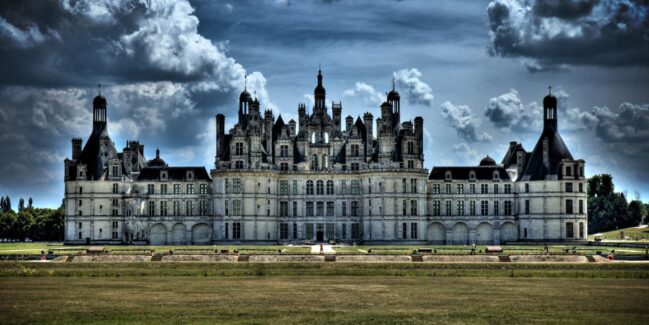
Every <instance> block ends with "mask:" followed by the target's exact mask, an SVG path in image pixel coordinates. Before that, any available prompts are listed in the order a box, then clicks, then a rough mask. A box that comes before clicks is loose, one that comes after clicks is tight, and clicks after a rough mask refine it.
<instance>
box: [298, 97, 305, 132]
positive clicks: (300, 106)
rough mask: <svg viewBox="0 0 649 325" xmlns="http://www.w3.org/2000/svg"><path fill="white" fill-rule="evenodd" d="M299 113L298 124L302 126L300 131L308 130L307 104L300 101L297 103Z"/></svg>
mask: <svg viewBox="0 0 649 325" xmlns="http://www.w3.org/2000/svg"><path fill="white" fill-rule="evenodd" d="M297 115H298V126H299V127H300V132H302V131H306V123H307V116H306V104H304V103H299V104H298V105H297Z"/></svg>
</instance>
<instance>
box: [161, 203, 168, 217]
mask: <svg viewBox="0 0 649 325" xmlns="http://www.w3.org/2000/svg"><path fill="white" fill-rule="evenodd" d="M160 215H161V216H166V215H167V201H160Z"/></svg>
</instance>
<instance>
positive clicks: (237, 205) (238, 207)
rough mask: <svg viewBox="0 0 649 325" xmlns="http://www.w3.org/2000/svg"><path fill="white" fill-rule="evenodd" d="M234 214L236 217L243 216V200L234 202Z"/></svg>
mask: <svg viewBox="0 0 649 325" xmlns="http://www.w3.org/2000/svg"><path fill="white" fill-rule="evenodd" d="M232 213H233V214H234V215H235V216H240V215H241V200H232Z"/></svg>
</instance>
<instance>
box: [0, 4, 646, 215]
mask: <svg viewBox="0 0 649 325" xmlns="http://www.w3.org/2000/svg"><path fill="white" fill-rule="evenodd" d="M647 19H648V18H647V4H646V1H644V2H643V1H639V0H638V1H636V0H624V1H612V0H599V1H591V0H572V1H559V0H553V1H551V0H546V1H532V0H520V1H515V0H497V1H496V0H493V1H491V0H475V1H428V0H408V1H388V0H386V1H373V0H357V1H335V0H334V1H331V0H329V1H325V0H300V1H293V0H291V1H286V0H284V1H278V0H259V1H258V0H238V1H207V0H180V1H171V0H110V1H109V0H94V1H92V0H26V1H0V71H1V73H0V150H1V152H0V195H11V196H12V199H14V202H16V201H17V199H18V198H16V197H20V196H23V197H27V196H33V197H34V199H35V202H36V204H37V205H41V204H46V205H49V206H56V205H59V204H60V202H61V201H60V200H61V198H62V197H63V160H64V159H65V158H66V157H69V156H70V139H71V138H72V137H82V138H83V139H84V141H85V140H86V139H87V137H88V136H89V134H90V131H91V127H92V121H91V119H92V117H91V113H90V111H91V108H92V107H91V106H92V99H93V97H94V96H95V95H96V94H97V92H98V89H97V84H99V83H101V84H102V87H101V92H102V94H103V95H104V96H105V97H106V98H107V100H108V120H109V126H108V129H109V133H110V135H111V138H112V139H113V140H114V142H115V145H116V147H117V148H118V149H121V148H122V147H123V146H124V144H125V141H126V140H140V141H141V143H144V144H145V153H146V156H147V157H148V158H151V156H152V155H153V153H154V150H155V148H156V147H159V148H160V149H161V152H162V157H163V158H164V159H165V160H166V161H167V162H168V163H170V164H171V165H175V166H178V165H195V166H205V167H206V168H208V169H209V168H211V166H212V163H213V159H214V148H215V145H214V142H215V138H214V115H216V114H218V113H222V114H225V116H226V122H225V123H226V131H227V129H229V128H230V127H232V126H233V125H234V124H235V123H236V122H237V107H238V106H237V99H238V94H239V92H240V91H241V90H243V87H244V77H245V76H246V75H247V78H246V79H245V80H246V81H245V83H246V86H247V89H248V91H249V92H250V93H251V94H252V95H253V96H256V97H257V98H259V100H260V103H261V106H262V107H261V108H262V110H265V109H268V108H270V109H272V110H273V112H274V114H275V117H277V116H278V115H279V113H281V114H282V118H283V119H284V120H285V121H287V120H288V119H290V118H296V116H295V115H296V112H297V105H298V103H300V102H306V103H307V109H308V110H310V109H311V108H312V105H313V89H314V88H315V85H316V75H317V71H318V65H321V67H322V72H323V75H324V87H325V88H326V93H327V98H326V100H327V105H328V106H330V103H331V102H332V101H335V102H342V105H343V115H344V116H347V115H352V116H362V114H363V113H364V112H371V113H372V114H373V115H374V116H375V117H377V116H378V115H379V114H380V107H379V106H380V104H381V103H382V102H383V101H385V100H386V92H389V91H390V90H391V89H392V83H393V82H394V84H395V88H396V90H397V91H398V92H399V93H400V95H401V120H402V122H403V121H409V120H413V119H414V118H415V116H422V117H423V118H424V129H425V138H424V148H425V150H424V154H425V157H426V160H425V167H426V168H431V167H433V166H434V165H457V164H464V165H467V164H476V163H477V162H478V160H479V159H480V158H482V157H484V156H485V155H487V154H489V155H490V156H492V157H493V158H494V159H496V161H499V160H500V159H501V158H502V155H503V154H504V153H505V150H506V147H507V144H508V143H509V141H519V142H522V143H524V145H525V148H527V149H531V147H533V145H534V144H535V143H536V141H537V140H538V136H539V132H541V129H542V114H541V111H542V105H541V103H542V99H543V96H545V95H546V94H547V91H548V90H547V88H546V87H547V85H548V84H552V85H554V86H555V88H553V90H552V92H553V94H554V95H555V96H556V97H557V99H558V101H559V129H560V132H561V134H562V136H563V137H564V140H565V141H566V144H567V145H568V147H569V148H570V149H571V151H572V153H573V156H575V157H576V158H583V159H585V160H586V166H587V167H586V173H587V174H588V175H592V174H593V173H602V172H607V173H612V174H613V176H614V177H615V180H616V185H617V186H619V188H620V189H626V190H629V191H630V192H633V191H635V190H638V191H640V192H642V193H643V197H645V198H647V197H649V186H647V184H649V169H647V168H646V164H645V163H644V162H645V161H647V160H648V159H649V157H647V154H646V153H647V152H649V148H647V147H646V143H649V141H648V140H649V139H647V136H646V130H647V129H649V127H648V126H647V105H648V103H649V93H648V92H647V91H646V89H647V86H648V85H649V73H648V72H649V71H648V69H649V64H648V61H647V58H649V45H648V42H649V36H648V35H649V32H648V30H649V26H648V25H647V24H648V23H647ZM485 49H488V50H485ZM520 62H523V63H524V64H525V66H526V67H527V68H528V69H529V71H544V73H537V74H530V73H527V72H526V71H525V70H524V69H522V68H521V65H520ZM510 89H515V90H510ZM442 103H444V104H442ZM440 104H442V105H440ZM329 113H331V111H330V110H329Z"/></svg>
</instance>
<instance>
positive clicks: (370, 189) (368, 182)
mask: <svg viewBox="0 0 649 325" xmlns="http://www.w3.org/2000/svg"><path fill="white" fill-rule="evenodd" d="M367 194H372V180H371V179H368V180H367Z"/></svg>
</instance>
